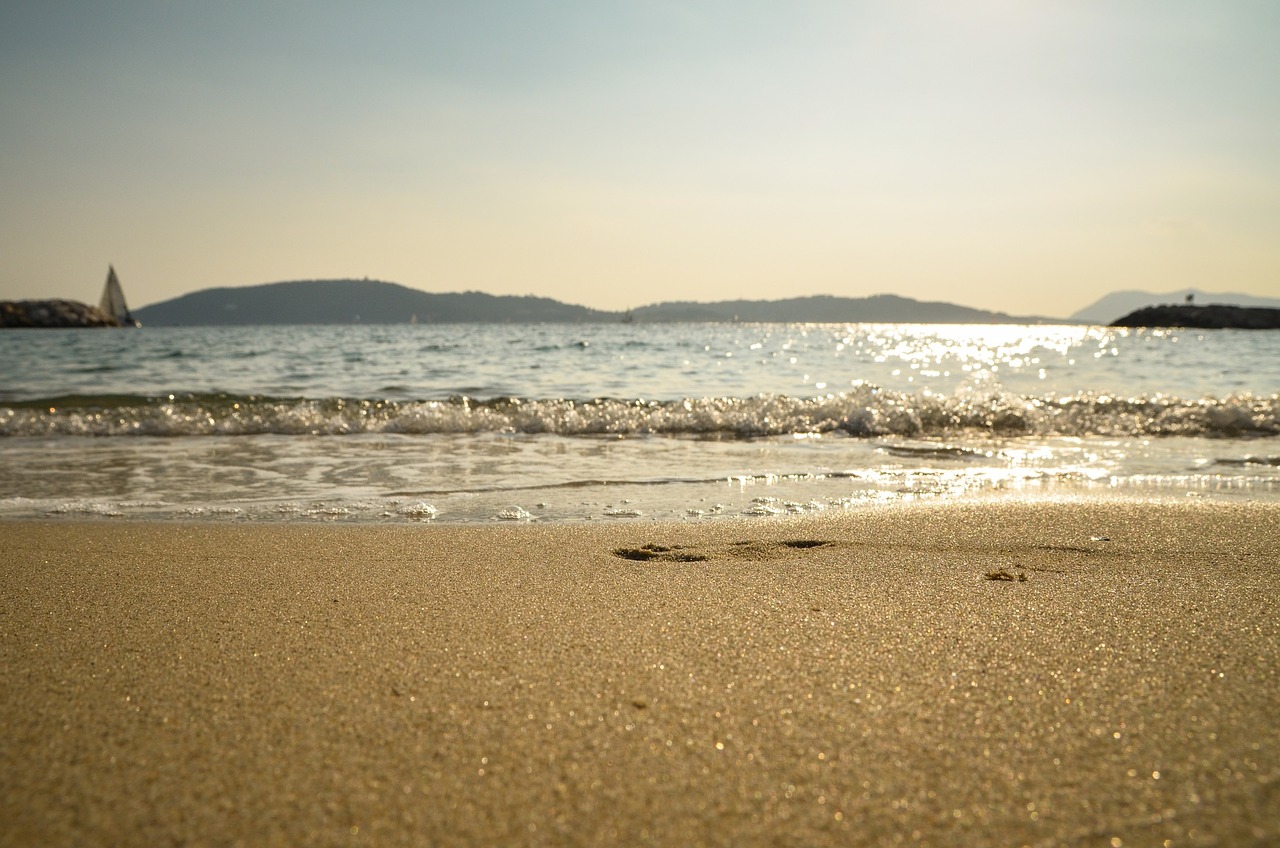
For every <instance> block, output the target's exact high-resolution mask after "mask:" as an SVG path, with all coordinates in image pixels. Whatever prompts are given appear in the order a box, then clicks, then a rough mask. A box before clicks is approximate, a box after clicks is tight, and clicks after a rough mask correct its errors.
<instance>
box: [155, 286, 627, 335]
mask: <svg viewBox="0 0 1280 848" xmlns="http://www.w3.org/2000/svg"><path fill="white" fill-rule="evenodd" d="M134 314H135V316H136V317H137V318H138V320H139V321H141V322H142V323H143V325H144V326H175V325H194V326H208V325H228V324H361V323H363V324H406V323H410V322H412V321H417V322H418V323H422V324H444V323H470V322H522V321H533V322H538V321H565V322H575V321H616V320H619V318H618V316H617V315H615V314H613V313H609V312H600V311H598V310H595V309H588V308H587V307H585V306H571V305H569V304H565V303H560V302H559V301H556V300H551V299H550V298H545V297H512V296H502V297H499V296H495V295H491V294H484V293H482V292H462V293H457V294H432V293H430V292H424V291H419V290H418V289H411V288H408V287H406V286H402V285H398V284H396V283H386V282H381V281H378V280H302V281H298V282H289V283H266V284H264V285H258V286H245V287H243V288H217V289H203V290H201V291H197V292H192V293H191V294H186V295H183V296H181V297H177V298H174V299H173V300H166V301H164V302H162V303H156V304H152V305H150V306H144V307H143V308H141V309H137V310H135V311H134Z"/></svg>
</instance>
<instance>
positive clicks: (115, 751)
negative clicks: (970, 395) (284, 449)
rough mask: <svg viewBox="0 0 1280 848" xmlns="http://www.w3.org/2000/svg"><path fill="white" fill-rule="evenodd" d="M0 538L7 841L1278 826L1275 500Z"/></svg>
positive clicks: (730, 837)
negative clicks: (658, 521) (728, 519)
mask: <svg viewBox="0 0 1280 848" xmlns="http://www.w3.org/2000/svg"><path fill="white" fill-rule="evenodd" d="M1101 537H1106V538H1101ZM662 548H667V550H662ZM0 549H2V550H3V560H4V561H3V564H2V565H0V569H2V576H3V579H2V581H0V666H2V668H3V673H4V686H3V687H0V790H2V791H0V843H3V844H5V845H164V844H175V845H201V844H207V845H231V844H247V845H264V844H296V845H304V844H305V845H364V844H367V845H413V844H417V845H427V844H431V845H449V844H459V845H497V844H554V845H600V844H635V843H649V844H663V845H697V844H706V845H824V844H832V845H849V844H895V843H899V842H901V843H907V844H930V845H1002V846H1003V845H1022V844H1026V845H1057V844H1064V843H1065V844H1082V845H1132V846H1139V845H1161V844H1168V845H1179V846H1181V845H1249V844H1273V845H1274V844H1278V843H1280V680H1278V679H1277V674H1278V669H1280V639H1278V636H1277V630H1278V622H1280V609H1278V606H1280V603H1278V599H1280V506H1277V505H1262V504H1239V505H1229V504H1225V505H1222V504H1220V505H1205V504H1191V505H1186V506H1184V505H1177V504H1174V505H1158V504H1138V503H1129V504H1114V503H1112V504H1039V505H1030V504H1015V503H1004V504H999V503H996V504H973V505H969V506H950V507H932V506H922V505H915V506H905V507H893V508H886V509H872V510H867V511H860V512H852V513H843V514H840V515H838V516H835V517H830V518H824V519H821V520H808V519H805V520H756V521H731V522H717V523H697V522H690V523H683V524H656V523H646V522H643V521H632V522H626V523H618V524H609V525H602V524H585V525H576V526H570V525H559V526H538V525H530V526H518V527H512V526H492V527H491V526H482V527H479V526H478V527H463V526H429V525H428V526H410V527H389V526H388V527H342V526H332V525H325V526H308V525H298V524H294V525H272V526H264V525H255V526H246V525H239V524H215V523H209V524H181V523H115V522H111V521H98V522H87V523H71V522H62V521H53V522H34V523H18V522H10V523H4V524H0ZM618 551H622V552H624V553H625V554H626V556H619V555H618V553H617V552H618ZM627 557H635V558H627Z"/></svg>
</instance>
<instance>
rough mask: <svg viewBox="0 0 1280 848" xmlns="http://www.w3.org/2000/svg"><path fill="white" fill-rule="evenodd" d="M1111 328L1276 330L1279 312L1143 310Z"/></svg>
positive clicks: (1218, 307) (1186, 307) (1220, 307)
mask: <svg viewBox="0 0 1280 848" xmlns="http://www.w3.org/2000/svg"><path fill="white" fill-rule="evenodd" d="M1111 326H1113V327H1192V328H1195V329H1201V330H1280V309H1267V308H1264V307H1260V306H1227V305H1225V304H1217V303H1211V304H1207V305H1205V306H1196V305H1193V304H1168V305H1165V306H1144V307H1143V308H1142V309H1138V310H1135V311H1133V312H1130V313H1129V314H1128V315H1126V316H1124V317H1123V318H1121V319H1120V320H1118V321H1114V322H1112V324H1111Z"/></svg>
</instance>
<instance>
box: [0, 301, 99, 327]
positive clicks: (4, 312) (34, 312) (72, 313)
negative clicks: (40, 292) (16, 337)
mask: <svg viewBox="0 0 1280 848" xmlns="http://www.w3.org/2000/svg"><path fill="white" fill-rule="evenodd" d="M119 326H120V322H119V321H117V320H116V319H115V318H112V317H111V316H110V315H108V314H107V313H105V312H103V311H102V310H101V309H99V308H98V307H96V306H89V305H88V304H86V303H80V302H79V301H76V300H62V299H54V300H0V328H4V329H13V328H19V327H27V328H58V327H119Z"/></svg>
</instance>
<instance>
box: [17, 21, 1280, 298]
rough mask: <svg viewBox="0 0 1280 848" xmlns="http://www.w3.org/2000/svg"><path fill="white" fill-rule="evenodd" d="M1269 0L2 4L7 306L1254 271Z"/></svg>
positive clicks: (1128, 281)
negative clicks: (296, 288) (280, 291)
mask: <svg viewBox="0 0 1280 848" xmlns="http://www.w3.org/2000/svg"><path fill="white" fill-rule="evenodd" d="M1278 44H1280V3H1277V2H1275V0H1213V2H1210V0H1194V2H1187V1H1186V0H1096V1H1095V0H1062V2H1055V0H1045V2H1035V0H947V2H942V0H939V2H915V0H892V2H891V1H890V0H883V1H882V2H860V0H843V2H817V1H816V0H788V1H787V2H750V0H745V1H744V0H733V2H718V0H716V1H715V2H693V0H685V2H665V0H643V1H641V0H637V2H626V3H624V2H610V0H561V2H520V3H517V2H484V0H467V1H466V2H450V3H432V2H403V3H398V2H361V3H355V2H341V3H340V2H329V0H305V2H303V1H302V0H300V1H299V2H282V0H255V2H250V3H212V2H186V3H184V2H159V1H157V2H139V1H138V0H113V2H110V3H72V2H54V0H51V2H36V0H31V1H30V2H12V3H4V4H3V5H0V299H4V298H26V297H53V296H61V297H71V298H75V299H80V300H87V301H93V302H96V300H97V297H98V294H99V292H100V289H101V286H102V281H103V278H104V277H105V275H106V269H107V263H108V262H113V263H115V266H116V269H117V271H118V272H119V273H120V276H121V278H122V281H123V282H124V286H125V291H126V294H127V295H128V296H129V299H130V302H131V304H132V305H133V306H135V307H136V306H142V305H146V304H148V303H152V302H155V301H157V300H163V299H167V298H169V297H173V296H176V295H179V294H182V293H185V292H187V291H192V290H195V289H200V288H205V287H209V286H222V285H231V286H239V285H250V284H256V283H263V282H273V281H278V280H293V279H312V278H332V277H364V276H368V277H372V278H377V279H384V280H392V281H395V282H399V283H403V284H405V285H409V286H413V287H416V288H421V289H424V290H427V291H461V290H467V289H479V290H484V291H489V292H493V293H497V294H538V295H545V296H549V297H554V298H557V299H560V300H565V301H569V302H573V303H582V304H586V305H590V306H596V307H602V308H626V307H628V306H640V305H643V304H647V303H652V302H656V301H660V300H672V299H693V300H719V299H727V298H737V297H746V298H767V299H773V298H781V297H790V296H795V295H802V294H836V295H847V296H863V295H869V294H875V293H880V292H893V293H898V294H903V295H907V296H910V297H916V298H921V299H937V300H950V301H953V302H958V303H963V304H966V305H971V306H979V307H985V308H994V309H1002V310H1005V311H1009V312H1014V313H1024V314H1025V313H1035V314H1046V315H1066V314H1069V313H1071V312H1073V311H1075V310H1076V309H1078V308H1081V307H1083V306H1085V305H1086V304H1087V303H1089V302H1091V301H1092V300H1094V299H1096V298H1097V297H1099V296H1101V295H1103V294H1105V293H1107V292H1109V291H1112V290H1116V289H1123V288H1146V289H1151V290H1155V291H1169V290H1172V289H1176V288H1180V287H1184V286H1192V285H1194V286H1200V287H1203V288H1207V289H1210V290H1217V291H1242V292H1250V293H1254V294H1260V295H1270V296H1280V49H1278V48H1277V45H1278Z"/></svg>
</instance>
